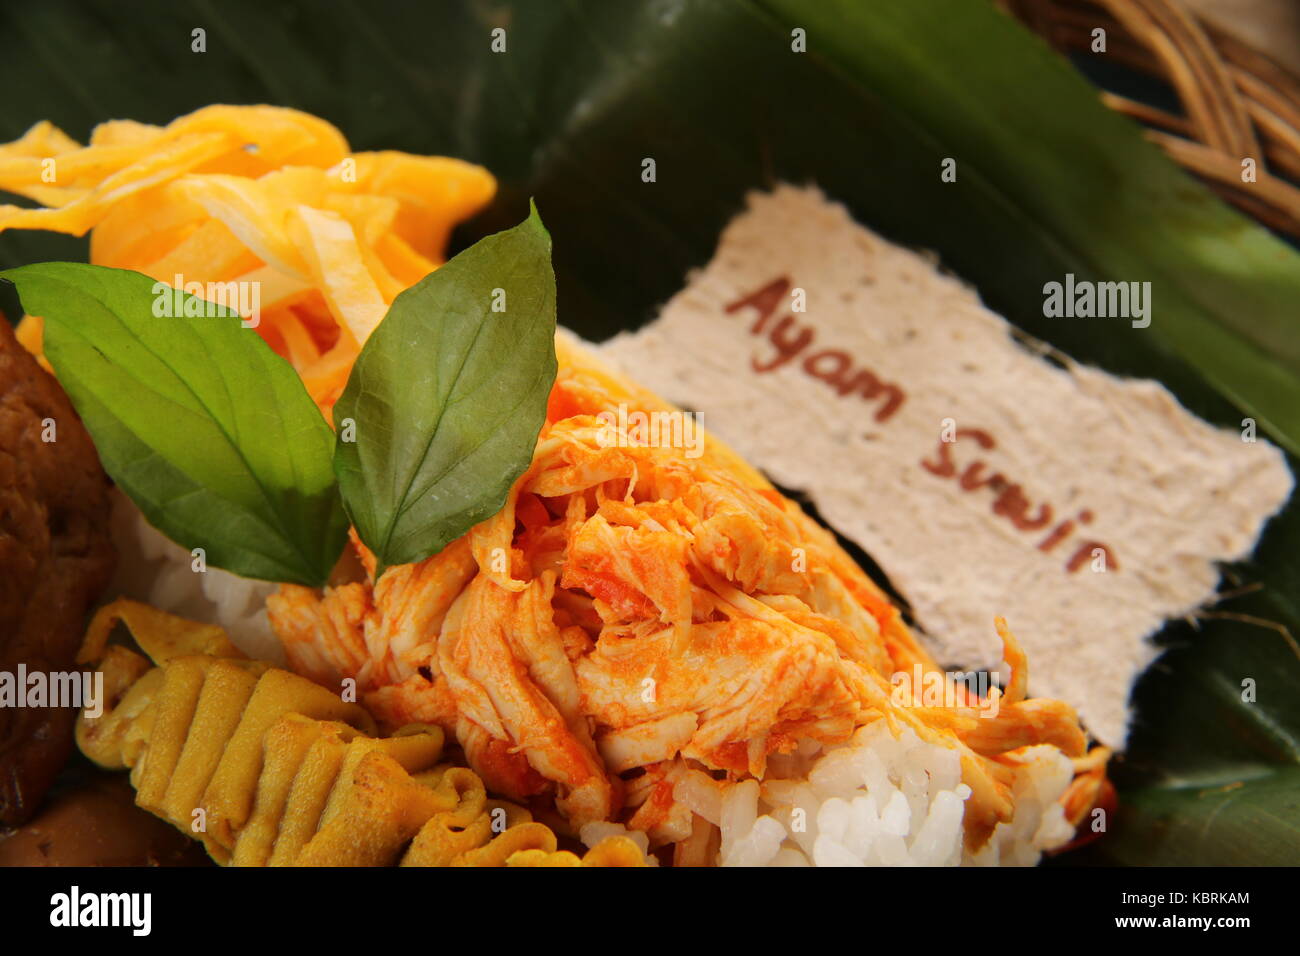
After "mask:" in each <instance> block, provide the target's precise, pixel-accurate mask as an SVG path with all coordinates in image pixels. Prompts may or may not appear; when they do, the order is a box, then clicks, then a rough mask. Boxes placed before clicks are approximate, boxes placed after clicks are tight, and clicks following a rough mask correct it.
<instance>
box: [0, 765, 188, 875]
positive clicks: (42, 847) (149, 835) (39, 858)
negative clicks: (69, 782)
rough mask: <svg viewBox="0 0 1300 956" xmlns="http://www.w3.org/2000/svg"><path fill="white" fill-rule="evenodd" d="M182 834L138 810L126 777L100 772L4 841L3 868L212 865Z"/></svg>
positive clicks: (53, 798) (0, 841)
mask: <svg viewBox="0 0 1300 956" xmlns="http://www.w3.org/2000/svg"><path fill="white" fill-rule="evenodd" d="M209 865H211V860H209V859H208V855H207V854H206V853H204V852H203V847H202V845H201V844H198V843H195V842H194V841H193V840H191V839H190V838H189V837H188V836H186V835H185V834H184V833H183V832H181V831H180V830H177V829H176V828H175V827H172V826H170V825H169V824H168V823H167V822H166V821H164V820H159V819H158V818H157V817H156V816H154V815H153V814H152V813H149V812H148V811H147V810H142V809H140V808H139V807H137V806H136V805H135V791H133V790H132V789H131V784H130V783H129V782H128V781H127V779H126V776H125V775H124V774H118V773H96V774H94V775H93V776H90V777H89V779H87V780H85V781H83V782H81V783H80V784H78V785H77V786H75V787H73V788H71V789H66V788H64V786H63V784H62V783H60V785H59V788H58V789H57V790H56V791H55V792H54V793H52V794H51V795H50V798H49V799H48V800H47V801H46V802H45V805H44V806H43V807H42V808H41V812H40V813H38V814H37V815H36V816H35V817H33V818H32V819H31V820H29V821H27V823H25V824H24V825H23V826H21V827H19V828H18V829H17V830H15V831H14V832H13V833H12V834H11V835H9V836H7V837H0V867H3V866H209Z"/></svg>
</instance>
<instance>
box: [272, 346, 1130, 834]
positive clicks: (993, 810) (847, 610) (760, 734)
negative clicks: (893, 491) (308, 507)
mask: <svg viewBox="0 0 1300 956" xmlns="http://www.w3.org/2000/svg"><path fill="white" fill-rule="evenodd" d="M557 345H558V348H559V354H560V366H561V367H560V373H559V377H558V379H557V381H556V384H555V387H554V389H553V391H552V395H551V399H550V405H549V410H548V416H547V423H546V425H545V427H544V428H543V430H542V433H541V436H540V437H539V440H538V443H537V450H536V453H535V455H534V458H533V462H532V465H531V467H530V468H529V469H528V470H527V472H525V473H524V474H523V475H522V476H521V477H520V478H519V480H518V481H517V482H516V483H515V485H514V487H513V488H512V489H511V491H510V494H509V497H508V500H507V501H506V504H505V507H503V508H502V509H501V511H500V512H499V513H498V514H497V515H495V516H494V517H492V518H490V519H489V520H487V521H485V522H483V523H482V524H480V525H478V526H477V527H475V528H474V529H472V530H471V531H470V532H469V533H468V534H467V535H466V536H465V537H463V538H461V539H460V540H458V541H456V542H454V543H453V544H452V545H451V546H449V547H447V548H446V549H445V550H443V551H442V552H441V553H440V554H437V555H435V556H434V557H431V558H429V559H427V560H425V561H422V562H420V563H418V564H412V565H404V566H399V567H394V568H392V569H390V570H388V571H387V572H386V573H384V574H383V576H382V577H381V578H380V579H379V581H378V582H375V583H373V584H372V583H371V580H370V578H371V577H372V576H373V571H374V561H373V557H372V556H371V555H370V554H369V553H368V552H367V551H366V549H365V548H364V546H362V545H361V543H360V542H359V541H358V540H356V539H355V538H354V540H353V547H354V549H355V550H356V552H357V553H358V555H359V556H360V558H361V560H362V563H363V565H364V566H365V568H366V570H367V572H369V573H368V574H367V576H366V579H365V580H362V581H357V582H353V583H346V584H343V585H341V586H338V587H333V588H327V589H325V591H324V592H323V593H322V592H320V591H317V590H313V589H309V588H304V587H299V586H296V585H284V586H282V587H281V589H280V591H279V593H278V594H277V595H275V596H273V597H272V598H271V600H270V601H269V602H268V610H269V613H270V617H271V622H272V624H273V626H274V628H275V630H276V632H277V634H278V635H279V636H280V638H281V640H282V641H283V642H284V644H285V647H286V650H287V653H288V658H289V661H290V663H291V665H292V666H293V668H294V669H295V670H297V671H298V672H300V673H303V674H306V675H308V676H310V677H312V678H313V679H315V680H317V681H319V682H321V683H323V684H326V685H329V686H338V685H339V682H340V681H342V680H343V679H345V678H352V679H354V680H355V681H356V682H357V687H358V690H359V692H360V694H361V695H362V698H363V700H364V703H365V705H366V706H367V708H369V709H370V710H371V712H372V713H374V714H375V715H376V716H377V717H378V718H379V719H380V720H381V721H382V722H384V723H386V724H388V725H391V726H400V725H403V724H407V723H411V722H416V721H420V722H427V723H433V724H438V725H440V726H442V727H444V728H445V729H446V730H448V731H449V732H450V733H452V734H454V735H455V737H456V739H457V740H458V741H459V742H460V744H461V746H462V747H463V749H464V751H465V754H466V757H467V758H468V760H469V763H470V765H471V766H472V767H473V768H474V770H475V771H477V772H478V773H479V774H480V775H481V776H482V777H483V779H484V781H485V782H486V784H487V785H488V787H489V788H490V789H491V790H494V791H497V792H499V793H502V794H504V795H506V796H508V797H510V798H512V799H515V800H528V799H529V798H534V797H538V796H543V795H545V796H553V798H554V800H555V803H556V806H557V808H558V809H559V811H560V813H561V814H562V815H563V816H564V817H565V818H566V819H567V820H568V822H569V824H570V825H571V826H573V827H574V828H576V827H579V826H581V825H582V824H585V823H588V822H591V821H599V820H609V819H621V820H627V821H628V823H629V825H630V826H633V827H636V828H639V829H644V830H647V831H650V832H651V835H652V837H653V836H657V837H658V838H659V841H660V842H663V841H665V840H676V839H685V838H686V837H687V836H688V835H689V821H690V815H689V813H683V812H681V808H680V807H677V806H676V805H675V802H674V800H673V798H672V786H673V784H672V778H673V768H675V767H679V766H681V765H682V764H683V763H685V764H689V765H691V766H695V767H702V768H704V769H707V770H709V771H713V772H714V773H715V775H717V776H723V775H724V774H725V775H726V776H727V777H728V778H730V779H739V778H743V777H750V776H752V777H755V778H760V779H761V778H762V777H763V775H764V771H765V766H766V761H767V758H768V756H769V755H771V754H773V753H788V752H790V751H792V750H793V749H794V748H795V747H796V746H797V745H798V743H799V741H800V740H802V739H810V740H814V741H818V742H822V743H824V744H827V745H830V744H835V743H840V742H843V741H845V740H847V739H848V738H849V737H850V736H851V734H852V733H853V731H854V729H855V728H857V727H859V726H861V725H862V724H864V723H867V722H869V721H871V720H874V719H877V718H878V717H880V716H884V717H885V718H886V719H887V720H888V721H890V723H891V726H895V727H901V726H910V727H912V728H913V729H914V730H915V731H916V733H917V734H918V735H919V736H920V737H921V738H922V739H924V740H926V741H928V742H931V743H937V744H941V745H943V746H946V747H950V748H953V749H955V750H957V751H959V752H960V754H961V760H962V776H963V780H964V782H965V783H967V784H968V785H969V786H970V787H971V790H972V795H971V798H970V800H969V801H968V803H967V811H966V818H965V820H966V830H967V840H968V842H971V843H973V844H979V843H982V842H983V840H985V839H986V838H987V836H988V834H989V833H991V831H992V829H993V827H994V826H995V825H996V824H997V823H998V822H1000V821H1006V820H1008V819H1009V818H1010V817H1011V814H1012V811H1013V807H1012V800H1011V789H1010V788H1011V782H1012V777H1013V774H1014V767H1015V752H1016V751H1018V750H1020V749H1022V748H1025V747H1028V746H1032V745H1037V744H1044V743H1046V744H1052V745H1054V746H1056V747H1058V748H1059V749H1060V750H1061V751H1062V752H1063V753H1065V754H1066V755H1067V756H1070V757H1072V758H1077V762H1078V763H1077V765H1078V767H1079V773H1080V780H1079V781H1078V783H1079V786H1076V787H1075V788H1072V791H1071V793H1070V794H1069V799H1070V801H1071V806H1070V810H1071V816H1072V818H1076V819H1077V818H1081V817H1082V816H1083V814H1085V813H1086V812H1087V810H1088V809H1089V807H1090V806H1091V803H1090V802H1089V800H1088V799H1087V796H1088V795H1089V794H1091V793H1095V791H1096V787H1097V781H1098V780H1099V779H1100V778H1102V777H1104V765H1105V754H1104V752H1100V751H1098V750H1094V752H1093V755H1092V757H1086V756H1085V751H1086V749H1087V744H1086V738H1085V735H1084V733H1083V731H1082V730H1081V728H1080V726H1079V723H1078V720H1077V718H1076V716H1075V713H1074V711H1073V709H1072V708H1071V707H1069V706H1068V705H1067V704H1065V703H1063V702H1061V701H1056V700H1044V699H1033V700H1027V699H1025V688H1026V679H1027V671H1026V665H1025V658H1024V654H1023V653H1022V651H1021V650H1020V647H1019V645H1018V644H1017V643H1016V641H1015V639H1014V638H1013V637H1012V636H1011V634H1010V632H1009V631H1007V630H1006V628H1005V626H1004V625H1002V623H1001V622H1000V621H999V622H998V623H999V631H1000V633H1001V636H1002V639H1003V642H1004V646H1005V660H1006V663H1007V665H1008V666H1009V668H1010V675H1011V676H1010V680H1009V681H1008V683H1007V686H1006V688H1005V690H1004V691H1003V692H1002V693H1001V698H1000V700H998V702H997V704H998V706H997V708H996V715H995V716H988V715H987V714H988V713H989V711H991V710H992V709H993V708H985V711H984V712H985V716H981V708H982V707H984V705H985V703H986V702H985V701H983V700H981V699H980V698H979V697H977V696H976V695H974V694H973V693H971V692H969V691H968V690H967V689H966V687H965V685H964V684H955V683H951V682H949V686H950V688H951V696H950V698H949V699H950V700H951V701H954V702H955V703H956V704H957V706H951V707H926V706H920V703H921V695H920V689H919V688H915V689H914V690H913V691H912V693H911V696H906V697H905V699H903V700H901V701H900V699H899V695H898V693H897V688H896V686H895V685H893V684H891V680H890V678H891V675H894V674H897V673H899V672H905V673H907V674H912V673H916V670H915V668H917V667H918V666H919V668H920V672H921V673H925V674H929V673H932V672H935V673H937V672H939V668H938V667H937V665H936V664H935V662H934V661H933V660H932V659H931V657H930V656H929V654H928V653H927V652H926V651H925V650H924V648H923V647H922V646H921V645H920V644H919V643H918V641H917V640H916V639H915V637H914V636H913V635H912V633H911V632H910V631H909V629H908V628H907V626H906V625H905V624H904V622H903V621H902V619H901V617H900V614H899V611H898V610H897V609H896V608H895V607H894V606H893V605H892V604H891V603H890V602H889V601H888V599H887V598H886V597H885V595H884V594H883V593H882V592H881V591H880V590H879V589H878V588H877V587H876V586H875V585H874V584H873V583H872V582H871V580H870V579H869V578H868V577H867V576H866V575H865V574H864V573H863V572H862V571H861V569H859V568H858V567H857V566H856V564H854V562H853V561H852V560H851V559H850V558H849V557H848V555H847V554H846V553H845V552H844V551H843V550H842V549H841V548H840V547H839V546H838V545H837V543H836V542H835V540H834V538H833V537H832V536H831V535H830V534H828V533H827V532H826V531H825V530H824V529H822V528H821V527H820V526H818V525H817V524H816V523H815V522H813V521H812V520H811V519H809V518H808V517H807V516H806V515H805V514H804V513H803V512H802V511H801V510H800V508H799V507H798V506H797V505H796V504H794V503H793V502H791V501H789V500H787V499H786V498H784V497H783V496H782V495H781V494H780V493H778V492H777V491H776V490H775V489H774V488H773V487H772V486H771V485H770V484H769V483H768V482H767V481H766V480H765V479H763V478H762V476H761V475H759V474H758V473H757V472H756V471H755V470H754V469H753V468H751V467H749V466H748V465H746V464H745V463H744V462H742V461H741V460H740V459H739V458H738V457H737V456H736V455H735V454H734V453H733V452H731V451H730V450H729V449H728V448H726V447H725V446H723V445H722V444H721V443H720V442H718V441H717V440H716V439H714V438H712V437H709V438H708V439H707V441H705V442H704V445H703V452H702V454H700V455H699V456H698V457H692V456H691V455H690V454H689V453H688V451H687V449H685V448H682V447H657V446H654V445H651V444H648V443H645V442H643V441H639V440H638V439H639V437H640V436H639V435H638V434H637V432H636V430H635V429H629V430H627V431H620V430H619V428H618V426H617V425H615V424H611V420H612V419H614V418H616V414H617V411H618V408H619V406H620V405H623V406H624V408H625V410H626V409H627V408H630V409H633V410H640V411H643V412H647V413H649V412H660V413H666V412H672V411H674V410H673V409H672V408H671V406H669V405H667V404H666V403H664V402H663V401H661V400H660V399H658V398H656V397H655V396H654V395H652V394H650V393H648V392H646V391H644V390H641V389H638V388H637V387H635V386H632V385H630V384H628V383H626V382H625V381H623V380H622V379H621V378H619V377H617V376H615V375H613V374H612V373H610V372H609V371H608V370H606V369H604V368H602V367H601V366H599V365H598V364H596V363H595V361H594V360H593V359H591V358H590V357H589V356H587V355H585V354H583V353H581V352H580V351H578V350H576V349H575V348H574V347H573V346H572V345H571V344H570V343H568V342H567V341H566V340H564V339H563V338H561V339H560V340H559V342H558V343H557ZM601 413H610V415H609V416H606V417H604V418H598V417H597V416H598V415H600V414H601ZM944 679H945V680H947V678H944ZM994 693H996V691H995V692H994ZM1098 768H1100V770H1099V769H1098ZM683 824H684V825H683Z"/></svg>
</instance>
